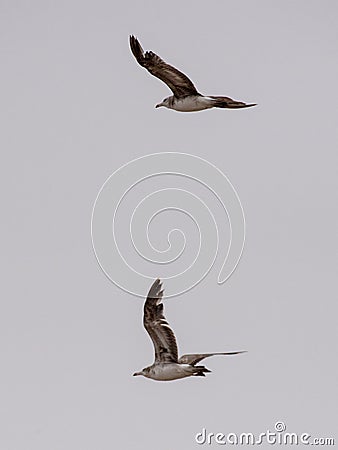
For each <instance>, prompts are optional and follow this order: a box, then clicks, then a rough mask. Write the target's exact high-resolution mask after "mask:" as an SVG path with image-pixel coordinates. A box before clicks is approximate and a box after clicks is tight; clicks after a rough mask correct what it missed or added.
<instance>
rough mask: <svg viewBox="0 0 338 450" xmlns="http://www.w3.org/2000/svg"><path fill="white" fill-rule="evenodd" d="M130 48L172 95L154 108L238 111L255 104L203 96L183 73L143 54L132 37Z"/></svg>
mask: <svg viewBox="0 0 338 450" xmlns="http://www.w3.org/2000/svg"><path fill="white" fill-rule="evenodd" d="M130 48H131V51H132V52H133V55H134V56H135V58H136V60H137V62H138V63H139V64H140V65H141V66H142V67H144V68H146V69H147V70H148V72H150V73H151V74H152V75H154V77H157V78H159V79H160V80H162V81H163V82H164V83H165V84H167V85H168V87H169V88H170V89H171V90H172V92H173V94H174V95H172V96H170V97H167V98H165V99H164V100H163V101H162V102H161V103H158V104H157V105H156V106H155V108H159V107H160V106H164V107H165V108H169V109H174V110H175V111H181V112H193V111H202V110H203V109H209V108H230V109H238V108H249V107H250V106H256V103H251V104H246V103H243V102H237V101H236V100H232V99H231V98H229V97H219V96H218V97H217V96H213V95H210V96H204V95H202V94H200V93H199V92H198V91H197V89H196V88H195V86H194V84H193V83H192V81H191V80H190V79H189V78H188V77H187V76H186V75H184V73H182V72H180V71H179V70H177V69H175V67H173V66H170V65H169V64H167V63H165V62H164V61H163V60H162V59H161V58H160V57H159V56H157V55H156V54H155V53H153V52H150V51H149V52H144V51H143V48H142V47H141V44H140V43H139V41H138V40H137V39H136V37H134V36H130Z"/></svg>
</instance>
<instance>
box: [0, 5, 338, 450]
mask: <svg viewBox="0 0 338 450" xmlns="http://www.w3.org/2000/svg"><path fill="white" fill-rule="evenodd" d="M337 13H338V7H337V3H336V2H335V1H334V0H332V1H329V0H326V1H310V0H303V1H300V0H299V1H297V2H294V1H275V2H271V1H268V0H266V1H263V0H262V1H260V0H256V1H255V2H252V1H249V0H247V1H238V2H230V1H215V2H206V1H205V2H201V1H198V2H192V1H189V2H181V1H178V0H173V1H171V2H164V3H160V2H155V1H146V2H136V1H133V2H123V3H122V2H119V3H117V2H115V3H114V2H111V1H110V2H109V1H95V2H94V1H76V0H71V1H58V2H51V1H32V2H24V1H12V2H9V1H5V0H3V1H2V2H1V24H0V34H1V43H0V45H1V61H2V64H1V72H0V78H1V84H0V86H1V124H2V127H1V153H2V164H1V168H2V176H1V197H2V200H1V206H2V221H1V222H2V223H1V225H2V245H1V254H2V270H1V273H2V275H3V276H2V283H1V287H2V289H1V290H2V293H1V313H0V333H1V339H0V355H1V371H0V378H1V394H0V424H1V425H0V428H1V432H0V448H1V450H39V449H41V450H46V449H49V450H75V449H79V450H80V449H81V450H87V449H88V450H89V449H90V450H92V449H100V450H106V449H113V448H114V449H115V448H119V449H145V448H147V449H149V450H155V449H156V450H157V449H159V448H161V449H162V448H163V449H168V450H169V449H171V450H172V449H177V450H187V449H194V448H198V445H197V444H196V443H195V442H194V436H195V434H196V433H198V432H199V431H201V429H202V428H203V427H205V428H206V429H207V430H208V431H210V432H223V433H230V432H234V433H241V432H254V433H260V432H264V431H266V430H267V429H270V430H272V429H273V426H274V423H275V422H276V421H277V420H283V421H284V422H285V423H286V425H287V430H288V431H290V432H291V431H293V432H298V433H302V432H308V433H310V434H311V435H312V436H313V437H321V436H329V437H330V436H334V433H335V431H336V426H337V354H336V342H337V305H336V301H337V297H336V278H337V275H336V269H337V257H336V254H337V253H336V250H337V245H336V244H337V239H336V237H337V236H336V233H337V225H338V224H337V211H336V203H337V195H336V192H337V156H336V154H337V105H338V95H337V79H338V61H337V39H338V28H337ZM131 33H133V34H135V35H136V36H138V37H139V39H140V41H141V43H142V44H143V46H144V47H145V48H146V49H152V50H154V51H156V52H158V53H159V54H160V55H161V56H162V57H163V58H164V59H165V60H166V61H168V62H169V63H172V64H173V65H175V66H176V67H178V68H179V69H181V70H183V71H184V72H185V73H186V74H187V75H189V76H190V77H191V78H192V80H193V81H194V82H195V83H196V86H197V88H198V89H199V90H200V91H201V92H202V93H205V94H210V95H211V94H215V95H222V94H223V95H229V96H231V97H233V98H235V99H237V100H243V101H247V102H257V103H258V104H259V106H258V107H256V108H251V109H248V110H239V111H227V110H225V111H224V110H211V111H205V112H200V113H194V114H182V113H176V112H174V111H169V110H164V109H159V110H155V109H154V105H155V104H156V103H157V102H158V101H161V100H162V99H163V98H164V97H166V96H167V95H170V92H169V90H168V89H167V87H166V86H165V85H163V84H162V83H161V82H160V81H158V80H156V79H154V78H153V77H151V76H150V75H149V74H147V73H146V71H144V70H142V68H140V67H139V66H138V65H137V63H136V62H135V60H134V58H133V57H132V55H131V53H130V51H129V47H128V35H129V34H131ZM158 151H182V152H187V153H193V154H195V155H199V156H201V157H203V158H206V159H208V160H209V161H210V162H212V163H213V164H215V165H216V166H217V167H219V168H220V169H221V170H222V171H223V172H224V173H226V174H227V175H228V176H229V178H230V180H231V181H232V182H233V183H234V185H235V187H236V189H237V191H238V193H239V195H240V198H241V200H242V203H243V206H244V209H245V213H246V220H247V241H246V246H245V249H244V254H243V257H242V260H241V262H240V264H239V266H238V268H237V270H236V272H235V273H234V275H233V276H232V277H231V278H230V279H229V280H228V282H227V283H226V284H225V285H223V286H218V285H217V283H216V277H217V272H213V273H212V274H210V276H209V277H207V278H206V279H205V280H204V282H203V283H201V284H200V285H199V286H198V287H197V288H196V289H194V290H192V291H190V292H189V293H187V294H185V295H184V296H181V297H178V298H175V299H172V300H170V304H168V303H169V300H168V302H167V304H166V315H167V318H168V320H169V322H170V324H171V325H172V327H173V329H174V330H175V332H176V335H177V338H178V342H179V345H180V350H181V353H186V352H195V351H197V352H198V351H217V350H223V349H225V350H236V349H246V350H249V353H247V354H246V355H243V356H238V357H232V358H230V357H229V358H213V359H210V360H208V361H207V366H208V367H209V368H210V369H211V370H212V371H213V373H212V374H210V375H209V376H208V377H207V378H205V379H203V378H201V379H199V378H192V379H186V380H181V381H178V382H173V383H156V382H152V381H151V380H146V379H144V378H133V377H132V376H131V374H132V373H133V372H134V371H135V370H139V369H141V368H142V367H145V366H146V365H147V364H149V363H151V362H152V358H153V350H152V347H151V343H150V341H149V338H148V337H147V335H146V333H145V331H144V329H143V327H142V307H143V302H142V301H141V300H140V299H137V298H134V297H132V296H130V295H128V294H125V293H124V292H122V291H120V290H119V289H118V288H116V287H115V286H114V285H113V284H112V283H111V282H109V280H108V279H107V278H106V277H105V276H104V274H103V273H102V271H101V270H100V268H99V266H98V264H97V262H96V260H95V257H94V253H93V250H92V246H91V237H90V217H91V211H92V206H93V203H94V200H95V197H96V195H97V193H98V190H99V188H100V187H101V185H102V183H103V182H104V181H105V179H106V178H107V177H108V176H109V175H110V174H111V173H112V172H113V171H114V170H116V169H117V168H119V167H120V166H121V165H122V164H124V163H126V162H128V161H129V160H131V159H133V158H136V157H139V156H141V155H145V154H148V153H152V152H158Z"/></svg>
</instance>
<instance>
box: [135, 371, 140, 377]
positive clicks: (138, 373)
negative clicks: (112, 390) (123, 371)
mask: <svg viewBox="0 0 338 450" xmlns="http://www.w3.org/2000/svg"><path fill="white" fill-rule="evenodd" d="M137 375H142V373H141V372H135V373H133V377H137Z"/></svg>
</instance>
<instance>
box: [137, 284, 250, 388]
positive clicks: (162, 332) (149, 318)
mask: <svg viewBox="0 0 338 450" xmlns="http://www.w3.org/2000/svg"><path fill="white" fill-rule="evenodd" d="M162 297H163V289H162V284H161V281H160V280H159V279H157V280H156V281H155V282H154V283H153V285H152V286H151V288H150V291H149V293H148V297H147V299H146V301H145V304H144V315H143V324H144V327H145V329H146V330H147V332H148V334H149V336H150V338H151V340H152V341H153V344H154V349H155V361H154V363H153V364H152V365H151V366H149V367H146V368H145V369H143V370H141V371H140V372H136V373H134V376H136V375H143V376H144V377H147V378H151V379H152V380H157V381H171V380H178V379H179V378H185V377H190V376H195V377H205V373H208V372H210V370H209V369H207V368H206V367H204V366H198V365H196V364H198V363H199V362H200V361H202V359H204V358H208V357H209V356H214V355H237V354H238V353H245V352H243V351H240V352H222V353H196V354H195V353H194V354H191V355H183V356H181V357H180V358H178V351H177V343H176V338H175V335H174V332H173V331H172V329H171V328H170V326H169V324H168V322H167V320H166V318H165V317H164V315H163V303H162Z"/></svg>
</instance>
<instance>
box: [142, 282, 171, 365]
mask: <svg viewBox="0 0 338 450" xmlns="http://www.w3.org/2000/svg"><path fill="white" fill-rule="evenodd" d="M162 297H163V290H162V284H161V281H160V280H159V279H157V280H156V281H155V282H154V283H153V285H152V286H151V288H150V291H149V293H148V297H147V299H146V302H145V304H144V310H143V312H144V315H143V325H144V327H145V329H146V330H147V332H148V334H149V336H150V338H151V340H152V341H153V344H154V349H155V362H164V363H170V362H175V363H177V358H178V353H177V343H176V338H175V335H174V332H173V331H172V329H171V328H170V326H169V324H168V322H167V321H166V319H165V317H164V315H163V303H161V302H162Z"/></svg>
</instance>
